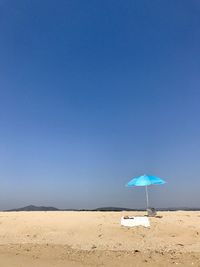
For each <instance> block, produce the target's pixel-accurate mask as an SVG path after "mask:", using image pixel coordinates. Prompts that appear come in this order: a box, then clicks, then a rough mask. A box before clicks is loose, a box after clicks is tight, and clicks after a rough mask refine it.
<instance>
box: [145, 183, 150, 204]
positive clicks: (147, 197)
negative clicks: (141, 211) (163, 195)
mask: <svg viewBox="0 0 200 267" xmlns="http://www.w3.org/2000/svg"><path fill="white" fill-rule="evenodd" d="M145 189H146V200H147V209H148V207H149V196H148V189H147V185H146V186H145Z"/></svg>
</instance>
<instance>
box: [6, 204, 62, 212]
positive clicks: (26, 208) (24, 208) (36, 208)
mask: <svg viewBox="0 0 200 267" xmlns="http://www.w3.org/2000/svg"><path fill="white" fill-rule="evenodd" d="M58 210H59V209H57V208H54V207H44V206H40V207H37V206H34V205H29V206H26V207H23V208H18V209H11V210H6V211H58Z"/></svg>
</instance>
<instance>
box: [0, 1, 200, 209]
mask: <svg viewBox="0 0 200 267" xmlns="http://www.w3.org/2000/svg"><path fill="white" fill-rule="evenodd" d="M199 14H200V3H199V1H198V0H196V1H195V0H191V1H184V0H176V1H174V0H169V1H157V0H155V1H149V0H142V1H141V0H135V1H132V0H130V1H129V0H126V1H124V0H117V1H116V0H101V1H93V0H90V1H86V0H85V1H82V0H60V1H55V0H54V1H52V0H44V1H40V0H32V1H28V0H19V1H15V0H10V1H4V0H0V182H1V183H0V184H1V187H0V209H6V208H13V207H18V206H23V205H27V204H35V205H53V206H57V207H60V208H62V207H63V208H95V207H99V206H122V207H123V206H124V207H133V208H136V207H144V205H145V199H144V196H145V195H144V188H132V189H128V188H125V187H124V185H125V183H126V182H128V181H129V180H130V179H131V178H132V177H134V176H137V175H140V174H143V173H147V174H152V175H156V176H158V177H161V178H163V179H165V180H166V181H167V182H168V183H167V184H166V185H163V186H154V187H151V188H150V202H151V204H152V205H153V206H156V207H168V206H193V207H200V198H199V188H200V163H199V162H200V117H199V115H200V104H199V102H200V75H199V73H200V49H199V47H200V16H199Z"/></svg>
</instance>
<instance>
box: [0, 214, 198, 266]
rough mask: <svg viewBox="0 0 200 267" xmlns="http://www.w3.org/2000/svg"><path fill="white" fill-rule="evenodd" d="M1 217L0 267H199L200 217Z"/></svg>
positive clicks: (114, 215)
mask: <svg viewBox="0 0 200 267" xmlns="http://www.w3.org/2000/svg"><path fill="white" fill-rule="evenodd" d="M143 214H144V213H143V212H68V211H66V212H1V213H0V266H2V267H4V266H7V267H8V266H9V267H20V266H30V267H33V266H39V267H40V266H44V267H45V266H49V267H51V266H55V267H62V266H72V267H73V266H74V267H79V266H173V265H179V266H200V212H184V211H177V212H159V213H158V215H159V217H158V218H150V223H151V227H150V228H144V227H134V228H126V227H122V226H120V218H121V216H123V215H129V216H130V215H134V216H142V215H143Z"/></svg>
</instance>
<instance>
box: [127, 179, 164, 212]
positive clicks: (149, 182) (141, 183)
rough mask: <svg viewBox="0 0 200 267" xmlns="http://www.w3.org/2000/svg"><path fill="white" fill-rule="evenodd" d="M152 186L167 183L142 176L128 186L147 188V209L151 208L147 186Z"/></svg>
mask: <svg viewBox="0 0 200 267" xmlns="http://www.w3.org/2000/svg"><path fill="white" fill-rule="evenodd" d="M152 184H165V181H164V180H162V179H160V178H158V177H156V176H152V175H146V174H144V175H142V176H139V177H135V178H133V179H132V180H130V181H129V182H128V183H127V184H126V186H127V187H132V186H145V187H146V201H147V208H148V207H149V197H148V190H147V186H148V185H152Z"/></svg>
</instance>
